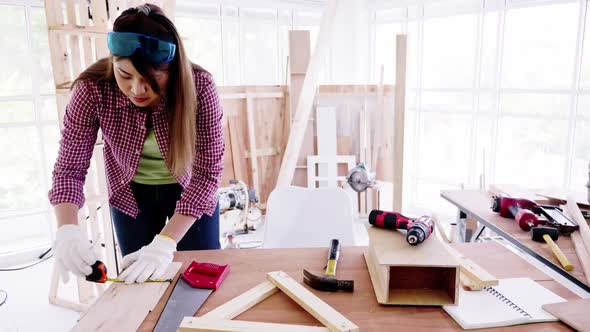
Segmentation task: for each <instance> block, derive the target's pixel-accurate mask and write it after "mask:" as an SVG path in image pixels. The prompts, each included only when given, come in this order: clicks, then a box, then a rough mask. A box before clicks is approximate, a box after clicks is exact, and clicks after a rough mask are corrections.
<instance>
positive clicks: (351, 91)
mask: <svg viewBox="0 0 590 332" xmlns="http://www.w3.org/2000/svg"><path fill="white" fill-rule="evenodd" d="M395 88H396V87H395V85H392V84H384V85H383V87H380V86H379V85H376V84H368V85H351V84H349V85H346V84H345V85H320V86H319V88H318V97H328V96H339V97H342V96H355V97H371V96H373V97H375V96H378V94H379V93H380V91H379V89H382V91H381V93H382V95H383V96H393V95H394V94H395Z"/></svg>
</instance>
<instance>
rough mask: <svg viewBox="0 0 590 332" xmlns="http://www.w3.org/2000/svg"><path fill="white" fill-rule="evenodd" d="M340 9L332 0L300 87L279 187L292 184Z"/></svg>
mask: <svg viewBox="0 0 590 332" xmlns="http://www.w3.org/2000/svg"><path fill="white" fill-rule="evenodd" d="M337 5H338V0H330V1H329V2H328V5H327V8H326V11H325V12H324V15H323V17H322V22H321V25H320V30H319V34H318V39H317V42H316V46H315V49H314V52H313V56H312V57H311V59H310V61H309V66H308V70H307V73H306V74H305V79H304V81H303V86H302V87H301V94H300V95H299V99H298V102H297V108H296V111H295V116H294V118H293V124H292V126H291V132H290V133H289V140H288V142H287V147H286V149H285V154H284V156H283V161H282V163H281V169H280V171H279V176H278V179H277V187H283V186H289V185H291V182H292V181H293V174H294V172H295V166H296V164H297V158H298V156H299V151H300V149H301V143H302V142H303V137H304V134H305V129H306V127H307V123H308V119H309V114H310V112H311V109H312V105H313V100H314V94H315V88H316V85H317V80H318V76H319V73H320V71H321V66H322V63H323V61H324V55H325V53H326V50H327V48H328V43H329V41H330V39H331V38H332V30H333V21H334V16H335V14H336V8H337Z"/></svg>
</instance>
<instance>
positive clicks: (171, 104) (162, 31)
mask: <svg viewBox="0 0 590 332" xmlns="http://www.w3.org/2000/svg"><path fill="white" fill-rule="evenodd" d="M144 6H145V7H147V8H145V7H144ZM140 7H144V8H140ZM138 8H139V9H138ZM140 9H141V10H140ZM148 9H149V10H148ZM146 12H147V13H148V14H147V15H146V14H145V13H146ZM113 31H116V32H135V33H141V34H146V35H150V36H154V37H156V38H159V39H162V40H166V41H170V42H172V43H174V44H176V54H175V56H174V59H173V60H172V62H170V63H169V64H163V65H157V64H152V63H150V62H148V61H147V60H146V59H145V58H144V57H142V56H141V54H139V52H135V53H134V54H132V55H131V56H129V57H125V58H128V59H129V60H131V62H132V63H133V66H134V67H135V69H136V70H137V71H138V72H139V73H140V74H141V75H142V76H143V77H144V78H145V79H146V81H147V82H148V83H149V84H150V86H151V88H152V90H154V92H156V93H157V94H159V95H160V96H162V97H164V98H165V100H166V105H167V111H168V112H169V114H170V116H169V119H170V122H169V127H170V130H169V142H170V144H169V151H168V155H167V156H166V163H167V164H168V166H169V167H170V168H171V170H172V171H173V172H174V173H175V174H177V175H181V174H184V173H186V172H187V171H188V170H189V169H190V167H191V166H192V164H193V162H194V159H195V153H196V152H195V135H196V128H195V127H196V115H197V114H196V113H197V111H196V110H197V107H198V105H197V95H196V88H195V81H194V79H193V75H192V73H193V70H198V71H205V70H204V69H203V68H201V67H200V66H198V65H195V64H193V63H191V62H190V60H189V59H188V57H187V55H186V53H185V49H184V45H183V44H182V40H181V39H180V36H179V35H178V31H177V30H176V27H175V26H174V24H173V23H172V22H171V21H170V20H169V19H168V18H167V17H166V16H165V15H164V12H163V11H162V9H161V8H160V7H158V6H156V5H153V4H144V5H142V6H139V7H135V8H129V9H127V10H125V11H124V12H123V13H121V15H120V16H119V17H118V18H117V19H116V20H115V22H114V23H113ZM162 70H166V71H168V73H169V78H168V85H167V88H166V90H167V91H160V89H159V87H158V84H157V81H156V79H155V77H154V72H155V71H162ZM80 80H91V81H95V82H100V81H115V76H114V73H113V56H112V55H110V56H109V57H107V58H104V59H101V60H99V61H97V62H96V63H94V64H93V65H91V66H90V67H88V68H87V69H86V70H85V71H84V72H82V73H81V74H80V76H78V78H76V80H75V81H74V83H73V84H72V88H73V87H74V86H75V85H76V83H77V82H78V81H80Z"/></svg>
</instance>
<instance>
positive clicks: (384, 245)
mask: <svg viewBox="0 0 590 332" xmlns="http://www.w3.org/2000/svg"><path fill="white" fill-rule="evenodd" d="M368 233H369V250H368V252H367V253H365V255H364V256H365V261H366V263H367V267H368V269H369V274H370V276H371V281H372V283H373V288H374V290H375V294H376V296H377V302H379V303H381V304H388V305H418V306H420V305H428V306H443V305H449V304H457V303H458V302H457V301H458V296H459V290H458V286H459V263H458V262H457V260H456V259H455V258H454V257H453V256H452V255H451V254H450V253H449V252H448V251H447V249H446V248H445V247H444V246H443V245H442V243H441V242H440V241H439V240H438V238H436V236H430V237H429V238H428V239H427V240H426V241H424V242H423V243H421V244H419V245H417V246H410V245H409V244H408V243H407V242H406V239H405V236H404V235H402V234H401V233H400V232H397V231H392V230H387V229H382V228H376V227H373V226H368Z"/></svg>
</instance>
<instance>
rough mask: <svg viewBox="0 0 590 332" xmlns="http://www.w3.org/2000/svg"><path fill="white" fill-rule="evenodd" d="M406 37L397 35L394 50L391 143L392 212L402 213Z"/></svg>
mask: <svg viewBox="0 0 590 332" xmlns="http://www.w3.org/2000/svg"><path fill="white" fill-rule="evenodd" d="M406 48H407V36H406V35H397V37H396V49H395V107H394V122H393V123H394V126H395V127H394V133H393V135H394V143H393V162H394V167H393V184H394V187H393V210H394V211H402V192H403V190H402V189H403V180H404V125H405V110H406V103H405V100H406V57H407V51H406Z"/></svg>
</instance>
